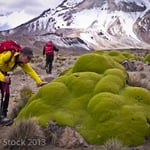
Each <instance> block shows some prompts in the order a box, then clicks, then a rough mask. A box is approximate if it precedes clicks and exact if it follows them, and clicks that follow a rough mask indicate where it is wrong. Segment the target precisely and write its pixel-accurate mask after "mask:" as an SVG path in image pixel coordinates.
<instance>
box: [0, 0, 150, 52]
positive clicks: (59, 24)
mask: <svg viewBox="0 0 150 150" xmlns="http://www.w3.org/2000/svg"><path fill="white" fill-rule="evenodd" d="M149 15H150V1H147V0H126V1H122V0H103V1H99V0H93V1H90V0H76V1H74V0H64V1H62V3H61V4H60V5H58V6H57V7H56V8H55V9H51V8H50V9H48V10H45V11H44V12H43V13H41V15H40V16H38V17H36V18H34V19H32V20H30V21H29V22H26V23H25V24H22V25H20V26H18V27H16V28H14V29H10V30H7V31H1V32H0V35H1V37H0V40H2V39H6V38H14V39H15V40H17V41H19V42H21V43H22V44H23V45H26V44H29V45H32V46H34V47H36V48H37V47H38V48H41V45H38V44H36V43H38V42H45V41H47V40H53V41H54V42H55V44H56V45H57V46H58V47H63V48H67V49H68V48H69V49H76V50H77V49H84V50H91V49H118V48H142V49H149V48H150V45H149V44H150V36H149V29H150V21H149Z"/></svg>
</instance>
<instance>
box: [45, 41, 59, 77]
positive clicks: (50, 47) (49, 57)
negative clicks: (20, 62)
mask: <svg viewBox="0 0 150 150" xmlns="http://www.w3.org/2000/svg"><path fill="white" fill-rule="evenodd" d="M54 51H56V52H58V51H59V49H57V48H56V47H55V46H54V44H53V42H52V41H49V42H46V43H45V45H44V48H43V56H44V55H45V54H46V64H45V68H46V72H47V73H48V74H51V71H52V64H53V60H54Z"/></svg>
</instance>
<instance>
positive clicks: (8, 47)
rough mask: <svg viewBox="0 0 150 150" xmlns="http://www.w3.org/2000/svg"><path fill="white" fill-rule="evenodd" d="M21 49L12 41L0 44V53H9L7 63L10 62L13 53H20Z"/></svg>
mask: <svg viewBox="0 0 150 150" xmlns="http://www.w3.org/2000/svg"><path fill="white" fill-rule="evenodd" d="M21 49H22V48H21V46H20V45H19V44H17V43H16V42H15V41H13V40H5V41H1V42H0V53H3V52H4V51H11V57H10V59H9V60H8V61H7V63H8V62H9V61H10V60H11V58H12V57H13V55H14V53H15V52H16V51H21Z"/></svg>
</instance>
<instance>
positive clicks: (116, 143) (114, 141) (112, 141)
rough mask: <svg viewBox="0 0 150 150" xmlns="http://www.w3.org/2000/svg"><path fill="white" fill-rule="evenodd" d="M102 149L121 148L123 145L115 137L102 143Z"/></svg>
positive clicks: (116, 149)
mask: <svg viewBox="0 0 150 150" xmlns="http://www.w3.org/2000/svg"><path fill="white" fill-rule="evenodd" d="M104 150H123V145H122V142H121V141H120V140H118V139H117V138H112V139H110V140H108V141H107V142H106V143H105V144H104Z"/></svg>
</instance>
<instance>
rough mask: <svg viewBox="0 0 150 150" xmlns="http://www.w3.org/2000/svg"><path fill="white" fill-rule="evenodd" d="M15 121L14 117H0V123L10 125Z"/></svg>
mask: <svg viewBox="0 0 150 150" xmlns="http://www.w3.org/2000/svg"><path fill="white" fill-rule="evenodd" d="M12 123H13V120H12V119H9V118H6V117H3V116H1V117H0V125H3V126H9V125H11V124H12Z"/></svg>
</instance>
